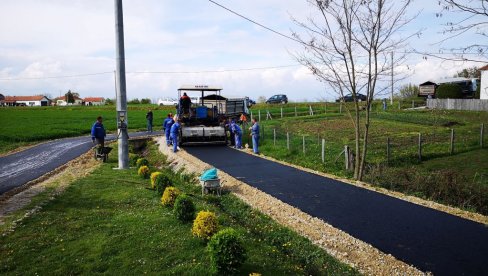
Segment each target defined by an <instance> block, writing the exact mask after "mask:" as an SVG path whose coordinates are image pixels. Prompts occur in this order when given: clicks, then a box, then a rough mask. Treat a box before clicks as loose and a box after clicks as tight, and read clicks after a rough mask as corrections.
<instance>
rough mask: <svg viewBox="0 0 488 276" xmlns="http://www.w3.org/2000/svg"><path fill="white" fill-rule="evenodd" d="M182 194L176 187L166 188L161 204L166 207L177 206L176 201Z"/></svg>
mask: <svg viewBox="0 0 488 276" xmlns="http://www.w3.org/2000/svg"><path fill="white" fill-rule="evenodd" d="M180 194H181V192H180V190H178V188H175V187H172V186H170V187H166V189H164V193H163V196H162V197H161V203H162V204H163V205H164V206H173V205H174V204H175V200H176V198H177V197H178V195H180Z"/></svg>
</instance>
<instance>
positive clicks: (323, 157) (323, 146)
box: [322, 139, 325, 163]
mask: <svg viewBox="0 0 488 276" xmlns="http://www.w3.org/2000/svg"><path fill="white" fill-rule="evenodd" d="M322 163H325V139H322Z"/></svg>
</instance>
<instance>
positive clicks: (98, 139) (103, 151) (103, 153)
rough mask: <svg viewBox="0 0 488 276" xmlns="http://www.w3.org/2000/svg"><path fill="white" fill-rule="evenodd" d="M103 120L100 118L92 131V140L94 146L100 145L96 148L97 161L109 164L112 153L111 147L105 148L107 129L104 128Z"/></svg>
mask: <svg viewBox="0 0 488 276" xmlns="http://www.w3.org/2000/svg"><path fill="white" fill-rule="evenodd" d="M102 121H103V118H102V116H98V118H97V121H96V122H95V123H94V124H93V126H92V129H91V138H92V143H93V144H94V145H98V147H96V148H95V159H101V160H102V161H103V162H107V160H108V154H109V153H110V152H111V151H112V148H111V147H105V136H107V133H106V132H105V128H104V127H103V123H102Z"/></svg>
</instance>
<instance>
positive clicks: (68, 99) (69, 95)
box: [64, 90, 75, 104]
mask: <svg viewBox="0 0 488 276" xmlns="http://www.w3.org/2000/svg"><path fill="white" fill-rule="evenodd" d="M64 99H65V101H66V102H67V103H69V104H72V103H75V96H74V95H73V92H71V90H68V92H67V93H66V94H64Z"/></svg>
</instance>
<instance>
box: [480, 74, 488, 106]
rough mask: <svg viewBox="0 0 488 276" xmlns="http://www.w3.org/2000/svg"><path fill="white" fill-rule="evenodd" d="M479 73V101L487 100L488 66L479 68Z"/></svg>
mask: <svg viewBox="0 0 488 276" xmlns="http://www.w3.org/2000/svg"><path fill="white" fill-rule="evenodd" d="M479 70H480V72H481V84H480V99H482V100H488V65H485V66H483V67H481V68H479Z"/></svg>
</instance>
